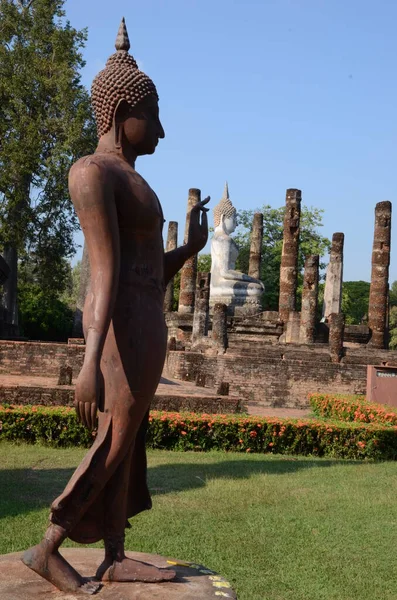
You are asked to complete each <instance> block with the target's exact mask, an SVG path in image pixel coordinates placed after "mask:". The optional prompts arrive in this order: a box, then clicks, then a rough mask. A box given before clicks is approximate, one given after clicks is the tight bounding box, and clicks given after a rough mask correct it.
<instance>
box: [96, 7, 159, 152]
mask: <svg viewBox="0 0 397 600" xmlns="http://www.w3.org/2000/svg"><path fill="white" fill-rule="evenodd" d="M129 49H130V41H129V38H128V33H127V28H126V25H125V21H124V19H123V20H122V22H121V25H120V28H119V31H118V34H117V39H116V52H115V54H112V56H111V57H110V58H109V59H108V61H107V63H106V66H105V68H104V69H103V70H102V71H100V73H98V75H97V76H96V77H95V79H94V81H93V83H92V88H91V95H92V104H93V107H94V112H95V118H96V122H97V129H98V137H99V138H101V137H103V136H104V135H106V134H108V133H109V132H110V131H112V130H113V134H114V139H115V143H116V147H121V145H122V144H123V143H128V144H129V145H130V146H132V147H133V148H134V150H135V152H136V154H137V155H138V156H139V155H142V154H153V152H154V151H155V149H156V146H157V144H158V140H159V139H160V138H163V137H164V129H163V127H162V125H161V122H160V119H159V108H158V94H157V90H156V86H155V85H154V83H153V81H152V80H151V79H150V78H149V77H148V76H147V75H145V73H143V72H142V71H140V70H139V68H138V65H137V63H136V61H135V59H134V58H133V56H131V54H129V52H128V50H129Z"/></svg>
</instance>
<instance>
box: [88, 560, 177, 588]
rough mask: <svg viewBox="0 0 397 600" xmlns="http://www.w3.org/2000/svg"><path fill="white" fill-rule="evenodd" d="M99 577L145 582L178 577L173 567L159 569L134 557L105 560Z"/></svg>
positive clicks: (102, 578)
mask: <svg viewBox="0 0 397 600" xmlns="http://www.w3.org/2000/svg"><path fill="white" fill-rule="evenodd" d="M96 577H97V579H100V580H101V581H120V582H123V581H141V582H143V583H159V582H160V581H171V579H174V578H175V577H176V573H175V571H173V570H172V569H159V568H158V567H154V566H153V565H149V564H147V563H144V562H140V561H138V560H133V559H132V558H123V559H122V560H121V561H117V560H115V561H113V562H111V561H110V560H109V559H106V558H105V560H104V561H103V563H102V564H101V566H100V567H99V569H98V570H97V572H96Z"/></svg>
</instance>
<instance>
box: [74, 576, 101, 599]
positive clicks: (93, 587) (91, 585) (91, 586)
mask: <svg viewBox="0 0 397 600" xmlns="http://www.w3.org/2000/svg"><path fill="white" fill-rule="evenodd" d="M101 587H102V584H101V583H100V582H99V581H92V580H91V581H86V582H85V583H83V585H82V586H81V587H80V589H79V591H81V592H83V594H89V595H91V596H92V595H93V594H95V593H96V592H98V591H99V590H100V589H101Z"/></svg>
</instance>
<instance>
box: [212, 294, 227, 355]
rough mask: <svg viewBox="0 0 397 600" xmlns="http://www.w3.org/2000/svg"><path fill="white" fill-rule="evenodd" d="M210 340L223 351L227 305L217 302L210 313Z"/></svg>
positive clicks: (225, 337) (225, 343)
mask: <svg viewBox="0 0 397 600" xmlns="http://www.w3.org/2000/svg"><path fill="white" fill-rule="evenodd" d="M212 342H213V344H214V345H215V346H216V347H218V349H219V350H220V351H221V352H225V351H226V348H227V345H228V342H227V306H226V304H221V303H220V302H217V303H216V304H215V305H214V312H213V313H212Z"/></svg>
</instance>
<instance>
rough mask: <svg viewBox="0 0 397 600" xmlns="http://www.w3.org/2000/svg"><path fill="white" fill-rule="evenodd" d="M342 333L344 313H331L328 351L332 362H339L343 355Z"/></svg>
mask: <svg viewBox="0 0 397 600" xmlns="http://www.w3.org/2000/svg"><path fill="white" fill-rule="evenodd" d="M344 333H345V315H344V314H343V313H332V314H331V315H330V316H329V353H330V356H331V362H333V363H339V362H340V360H341V358H342V356H343V336H344Z"/></svg>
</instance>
